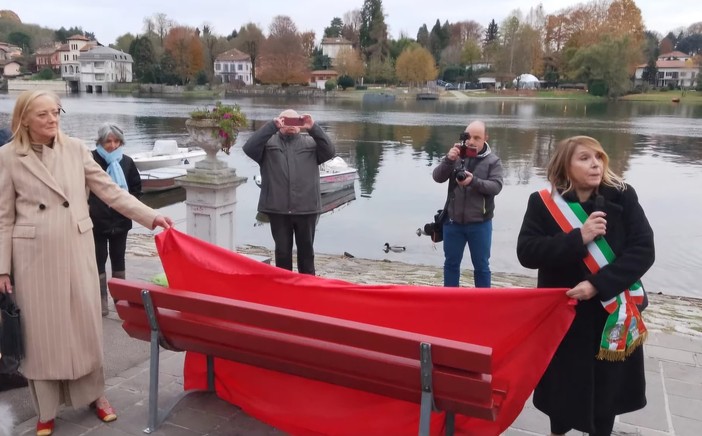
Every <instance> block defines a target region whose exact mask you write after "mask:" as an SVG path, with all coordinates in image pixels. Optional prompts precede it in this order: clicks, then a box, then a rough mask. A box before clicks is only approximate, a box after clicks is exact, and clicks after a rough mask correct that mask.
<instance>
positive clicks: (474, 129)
mask: <svg viewBox="0 0 702 436" xmlns="http://www.w3.org/2000/svg"><path fill="white" fill-rule="evenodd" d="M466 130H467V131H468V132H470V133H471V134H473V133H480V134H481V136H482V137H483V138H486V135H487V130H486V128H485V123H484V122H482V121H473V122H472V123H470V124H468V127H467V128H466Z"/></svg>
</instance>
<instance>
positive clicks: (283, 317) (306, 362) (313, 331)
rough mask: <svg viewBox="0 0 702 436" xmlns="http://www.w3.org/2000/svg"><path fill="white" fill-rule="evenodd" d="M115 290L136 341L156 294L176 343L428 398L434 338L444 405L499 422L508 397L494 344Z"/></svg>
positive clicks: (437, 390) (161, 291) (129, 287)
mask: <svg viewBox="0 0 702 436" xmlns="http://www.w3.org/2000/svg"><path fill="white" fill-rule="evenodd" d="M109 289H110V292H111V294H112V296H113V298H115V299H116V300H118V302H117V304H116V308H117V313H118V314H119V316H120V318H121V319H122V320H123V327H124V329H125V331H126V332H127V333H128V334H129V335H130V336H131V337H134V338H138V339H142V340H146V341H148V340H149V338H150V328H149V323H148V319H147V316H146V312H145V308H144V306H143V300H142V290H147V291H149V294H150V296H151V299H152V301H153V305H154V307H155V308H156V311H157V319H158V323H159V326H160V329H161V331H162V337H163V340H164V341H165V342H167V344H168V346H169V347H170V348H173V349H177V350H183V351H196V352H199V353H203V354H206V355H213V356H216V357H220V358H224V359H229V360H232V361H236V362H241V363H245V364H250V365H254V366H257V367H261V368H266V369H271V370H276V371H280V372H284V373H290V374H294V375H298V376H302V377H307V378H311V379H315V380H320V381H325V382H328V383H333V384H337V385H341V386H346V387H351V388H355V389H360V390H364V391H368V392H373V393H376V394H380V395H385V396H388V397H392V398H398V399H401V400H406V401H411V402H416V403H419V402H420V399H421V392H422V387H421V377H420V361H419V359H420V344H421V343H423V342H424V343H429V344H431V357H432V362H433V374H432V379H433V392H434V399H435V404H436V407H437V408H438V409H439V410H447V411H452V412H456V413H460V414H463V415H468V416H476V417H479V418H483V419H490V420H494V419H495V417H496V414H497V411H498V409H499V405H500V403H501V393H499V392H496V391H495V389H494V386H493V383H492V377H491V372H492V350H491V349H490V348H488V347H483V346H478V345H472V344H467V343H462V342H458V341H453V340H449V339H443V338H437V337H431V336H425V335H420V334H416V333H411V332H406V331H402V330H396V329H391V328H386V327H380V326H375V325H370V324H364V323H359V322H355V321H349V320H344V319H337V318H333V317H329V316H324V315H318V314H313V313H307V312H301V311H296V310H290V309H284V308H280V307H274V306H267V305H262V304H257V303H251V302H246V301H240V300H234V299H229V298H223V297H217V296H211V295H206V294H201V293H197V292H191V291H184V290H176V289H171V288H164V287H161V286H157V285H153V284H150V283H144V282H132V281H126V280H121V279H111V280H110V283H109Z"/></svg>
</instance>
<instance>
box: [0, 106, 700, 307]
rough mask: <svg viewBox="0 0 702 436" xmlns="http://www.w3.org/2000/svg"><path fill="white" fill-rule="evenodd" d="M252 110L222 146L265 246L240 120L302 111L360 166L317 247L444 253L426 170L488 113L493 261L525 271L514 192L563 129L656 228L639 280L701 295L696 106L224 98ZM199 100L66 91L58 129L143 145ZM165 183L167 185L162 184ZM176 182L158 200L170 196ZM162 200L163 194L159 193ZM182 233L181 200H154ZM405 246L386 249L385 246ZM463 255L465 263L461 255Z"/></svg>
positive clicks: (438, 256) (440, 199)
mask: <svg viewBox="0 0 702 436" xmlns="http://www.w3.org/2000/svg"><path fill="white" fill-rule="evenodd" d="M225 101H226V102H227V103H238V104H240V105H241V106H242V108H243V109H244V111H245V112H246V114H247V116H248V117H249V119H250V120H252V121H251V126H250V129H249V130H248V131H243V132H241V134H240V136H239V139H238V141H237V143H236V145H235V146H234V147H233V148H232V153H231V155H229V156H226V155H223V154H220V157H221V158H223V159H224V160H226V161H227V162H228V163H229V165H230V166H232V167H234V168H236V170H237V173H238V174H239V175H241V176H244V177H248V178H249V181H248V183H246V184H244V185H242V186H241V187H240V188H239V189H238V191H237V197H238V203H237V224H236V232H237V234H236V242H237V244H238V245H242V244H255V245H262V246H266V247H269V248H272V247H273V242H272V238H271V236H270V229H269V228H268V225H267V224H265V223H262V222H261V221H259V220H258V219H257V217H256V204H257V200H258V194H259V189H258V187H257V186H256V185H255V183H253V180H252V177H253V176H254V175H255V174H257V173H258V166H257V165H256V164H255V163H254V162H253V161H251V160H250V159H248V157H246V156H245V155H244V154H243V152H242V151H241V145H242V144H243V143H244V142H245V141H246V139H247V138H248V137H249V135H250V134H251V132H252V131H253V130H254V129H256V128H258V127H260V126H261V125H262V124H263V123H264V122H265V121H267V120H269V119H272V118H273V117H274V116H276V115H277V114H278V113H279V112H280V110H282V109H284V108H287V107H294V108H296V109H297V110H298V111H300V112H302V113H305V112H308V113H310V114H312V115H313V117H314V118H315V120H316V121H317V122H318V123H319V124H320V125H322V126H323V127H324V128H325V130H326V131H327V132H328V133H329V135H330V136H331V137H332V138H333V139H334V140H335V142H336V146H337V152H338V154H339V155H340V156H341V157H343V158H344V159H345V160H347V162H348V163H349V164H351V165H353V166H355V167H357V168H358V170H359V176H360V179H359V180H358V181H357V185H356V198H355V199H354V200H353V201H350V202H348V203H345V204H344V205H342V206H341V207H339V208H337V209H334V210H333V211H331V212H329V213H326V214H324V215H323V216H322V217H321V219H320V221H319V226H318V231H317V239H316V242H315V248H316V251H317V252H319V253H329V254H342V253H343V252H348V253H351V254H353V255H354V256H357V257H365V258H371V259H389V260H394V261H403V262H409V263H417V264H432V265H442V264H443V252H442V247H441V246H440V245H438V246H437V247H434V246H433V245H432V243H431V241H430V240H429V238H428V237H426V236H423V237H421V238H420V237H417V236H416V234H415V231H416V229H417V228H418V227H420V226H422V225H423V224H424V223H426V222H428V221H429V220H430V218H431V217H432V215H433V213H434V212H435V211H436V210H437V209H439V208H441V207H442V205H443V204H444V201H445V198H446V185H445V184H441V185H440V184H437V183H435V182H434V181H433V180H432V178H431V171H432V169H433V168H434V166H435V165H436V164H437V162H438V160H439V159H440V157H441V156H442V155H443V154H444V153H445V152H446V151H447V150H448V148H449V147H450V145H451V144H452V143H454V142H455V141H456V140H457V139H458V136H459V134H460V132H461V131H462V130H463V128H464V126H465V125H466V124H467V123H468V122H469V121H470V120H473V119H482V120H484V121H485V122H486V123H487V126H488V133H489V135H490V141H489V142H490V145H491V146H492V148H493V150H494V151H495V152H496V153H497V154H498V155H499V156H500V157H501V158H502V163H503V166H504V168H505V186H504V189H503V191H502V193H501V194H500V195H499V196H498V197H497V198H496V211H495V219H494V223H493V227H494V235H493V250H492V259H491V264H492V270H493V271H495V272H510V273H520V274H526V275H530V276H535V272H534V271H530V270H526V269H524V268H522V267H521V266H520V265H519V262H518V261H517V257H516V254H515V245H516V238H517V234H518V232H519V227H520V225H521V221H522V217H523V215H524V210H525V208H526V201H527V198H528V196H529V194H530V193H531V192H533V191H535V190H538V189H542V188H544V187H547V183H546V181H545V178H544V168H545V166H546V164H547V162H548V157H549V154H550V151H551V149H552V147H553V146H554V145H555V144H556V143H557V142H558V141H559V140H560V139H563V138H565V137H568V136H572V135H580V134H585V135H590V136H593V137H595V138H597V139H599V140H600V141H601V142H602V143H603V145H604V146H605V149H606V150H607V152H608V154H609V155H610V158H611V161H612V163H611V164H612V167H613V169H614V170H615V172H617V173H619V174H622V175H623V176H624V177H625V179H626V180H627V181H628V182H629V183H630V184H632V185H633V186H634V188H636V191H637V193H638V195H639V198H640V201H641V203H642V205H643V207H644V210H645V211H646V214H647V216H648V219H649V221H650V222H651V225H652V226H653V229H654V231H655V235H656V249H657V250H656V254H657V256H656V263H655V265H654V266H653V268H652V269H651V270H650V271H649V272H648V273H647V274H646V276H644V278H643V282H644V286H645V287H646V288H647V289H648V290H649V291H650V292H663V293H665V294H675V295H686V296H695V297H700V298H702V285H700V284H701V283H702V249H701V248H700V247H701V246H702V227H701V225H700V216H702V193H701V192H702V191H700V189H701V188H700V186H702V106H687V105H679V104H678V105H676V104H672V103H670V104H661V103H655V104H653V103H652V104H648V103H624V102H618V103H597V104H593V103H587V104H585V103H578V102H566V101H530V100H521V101H520V100H515V101H504V102H500V101H491V100H487V101H474V100H470V101H466V102H463V101H460V102H458V101H444V100H440V101H422V102H416V101H398V102H389V103H376V104H365V103H362V102H352V101H319V100H290V99H287V100H284V99H237V100H233V99H227V100H225ZM211 103H212V101H209V100H185V99H163V98H135V97H121V96H112V95H80V96H66V97H64V99H63V105H64V108H65V109H66V114H65V115H64V116H63V117H62V128H63V129H64V130H65V131H66V132H68V133H69V134H71V135H73V136H77V137H79V138H83V139H86V140H91V139H92V138H94V137H95V134H96V131H97V127H98V125H99V124H100V123H101V122H104V121H108V120H110V121H115V122H117V123H119V124H121V125H122V126H123V127H124V130H125V133H126V139H127V144H126V151H127V153H128V152H130V151H132V152H136V151H142V150H148V149H149V148H150V147H151V145H152V144H153V142H154V140H156V139H176V140H178V141H179V143H184V142H185V141H186V139H187V132H186V130H185V120H186V118H187V114H188V112H189V111H191V110H193V109H194V108H196V107H203V106H205V105H207V104H211ZM13 104H14V96H13V95H0V122H2V123H4V124H6V123H8V122H9V118H10V115H9V114H10V112H11V110H12V106H13ZM171 195H174V194H171ZM178 195H179V194H177V193H175V195H174V196H173V198H172V199H170V201H182V196H180V197H178ZM163 202H164V203H168V201H163ZM162 210H163V212H164V213H167V214H169V215H170V216H172V217H173V218H174V219H175V220H176V221H178V224H177V228H178V229H180V230H183V231H185V228H186V226H185V222H184V221H185V206H184V204H183V203H176V204H172V205H168V206H163V208H162ZM385 242H389V243H390V244H393V245H404V246H406V247H407V251H405V252H403V253H393V252H390V253H387V254H386V253H384V252H383V251H382V248H383V244H384V243H385ZM469 266H470V262H469V260H468V255H467V254H466V259H464V267H469Z"/></svg>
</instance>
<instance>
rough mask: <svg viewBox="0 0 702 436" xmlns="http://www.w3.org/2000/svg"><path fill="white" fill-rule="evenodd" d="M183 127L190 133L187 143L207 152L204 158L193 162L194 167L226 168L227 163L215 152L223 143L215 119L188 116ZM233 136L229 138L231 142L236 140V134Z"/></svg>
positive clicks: (220, 148)
mask: <svg viewBox="0 0 702 436" xmlns="http://www.w3.org/2000/svg"><path fill="white" fill-rule="evenodd" d="M185 128H186V129H187V130H188V133H189V134H190V140H189V143H190V144H191V145H193V146H195V147H199V148H201V149H203V150H204V151H205V153H207V157H206V158H205V159H204V160H201V161H199V162H196V163H195V168H201V169H210V170H218V169H224V168H228V165H227V163H226V162H224V161H223V160H221V159H219V158H218V157H217V153H219V151H220V150H222V147H223V146H224V145H225V138H223V137H222V136H220V129H219V126H218V125H217V120H214V119H207V118H203V119H195V118H189V119H188V120H186V121H185ZM236 133H238V132H236ZM233 136H234V137H230V138H229V140H230V141H231V142H230V143H231V144H233V143H234V142H235V141H236V134H235V135H233Z"/></svg>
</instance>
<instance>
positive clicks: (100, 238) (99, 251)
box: [93, 232, 127, 274]
mask: <svg viewBox="0 0 702 436" xmlns="http://www.w3.org/2000/svg"><path fill="white" fill-rule="evenodd" d="M93 239H94V240H95V259H96V261H97V268H98V273H99V274H105V263H106V262H107V254H108V251H109V254H110V265H111V266H112V272H114V271H125V270H126V268H125V265H124V253H125V251H126V250H127V232H119V233H96V232H93Z"/></svg>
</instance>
